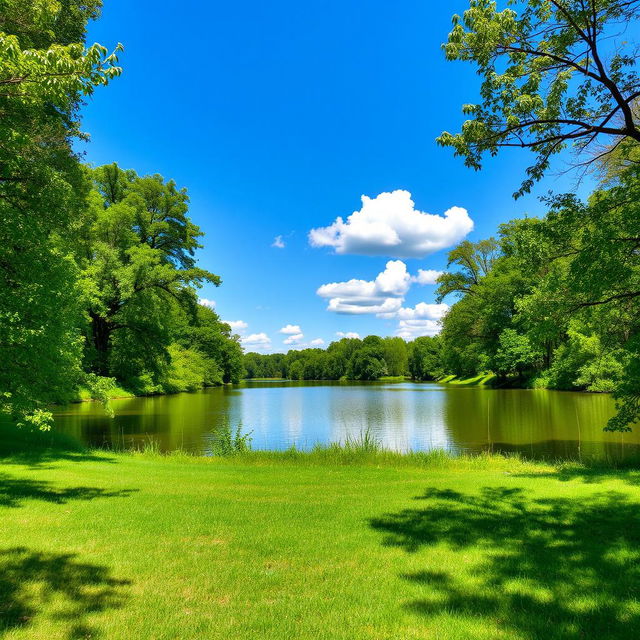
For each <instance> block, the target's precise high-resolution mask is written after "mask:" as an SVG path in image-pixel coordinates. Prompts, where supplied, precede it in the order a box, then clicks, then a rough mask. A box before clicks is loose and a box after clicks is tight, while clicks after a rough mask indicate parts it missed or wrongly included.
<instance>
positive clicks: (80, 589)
mask: <svg viewBox="0 0 640 640" xmlns="http://www.w3.org/2000/svg"><path fill="white" fill-rule="evenodd" d="M639 484H640V472H638V471H634V470H626V471H620V472H613V471H610V470H609V471H608V470H598V469H594V468H591V469H590V468H587V467H582V466H579V465H564V466H544V465H536V464H531V463H524V462H520V461H518V460H516V459H506V458H500V457H480V458H477V459H465V458H462V459H457V460H451V459H448V458H446V457H445V456H444V455H433V456H422V457H421V456H412V457H407V458H401V457H399V456H395V455H390V454H362V455H358V454H357V453H352V454H349V453H348V452H347V453H344V454H340V453H339V452H336V451H333V452H331V451H329V452H316V453H312V454H310V455H301V454H280V455H277V454H259V453H249V454H245V455H241V456H237V457H233V458H228V459H222V458H210V459H203V458H200V459H198V458H189V457H186V456H158V455H153V454H138V455H134V454H108V453H73V452H64V451H61V450H57V451H55V452H45V451H41V452H40V453H33V454H31V455H29V456H20V455H17V456H15V455H14V456H11V455H8V454H6V453H5V454H4V457H3V458H2V459H1V460H0V532H1V534H0V638H2V640H8V639H11V640H17V639H25V638H39V639H46V640H55V639H65V640H77V639H80V638H91V639H95V638H103V639H105V640H107V639H108V640H119V639H122V640H130V639H131V638H136V639H137V638H140V639H145V640H146V639H157V640H160V639H168V638H175V639H179V640H188V639H192V638H198V639H207V640H209V639H216V638H220V639H223V638H224V639H228V638H233V639H235V638H252V639H253V638H260V639H262V638H273V639H278V640H281V639H284V638H291V639H306V638H313V639H320V638H327V639H329V638H330V639H345V640H347V639H349V640H352V639H359V638H376V639H382V638H385V639H389V640H391V639H393V640H397V639H404V638H407V639H411V638H425V639H426V638H428V639H443V640H444V639H447V640H449V639H453V638H457V639H460V640H463V639H464V640H467V639H469V638H485V639H487V640H489V639H490V640H496V639H501V638H504V639H510V640H511V639H519V638H522V639H534V638H540V639H541V640H542V639H545V640H547V639H553V638H557V639H561V638H562V639H564V640H566V639H575V640H578V639H584V638H594V639H596V638H598V639H604V638H636V637H639V634H640V602H639V601H638V595H639V592H640V563H639V560H640V487H639Z"/></svg>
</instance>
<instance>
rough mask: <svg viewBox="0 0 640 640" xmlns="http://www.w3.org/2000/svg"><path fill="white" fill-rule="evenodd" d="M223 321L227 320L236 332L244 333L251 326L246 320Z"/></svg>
mask: <svg viewBox="0 0 640 640" xmlns="http://www.w3.org/2000/svg"><path fill="white" fill-rule="evenodd" d="M223 322H226V323H227V324H228V325H229V326H230V327H231V330H232V331H235V332H236V333H242V332H243V331H244V330H245V329H246V328H247V327H248V326H249V325H248V324H247V323H246V322H245V321H244V320H223Z"/></svg>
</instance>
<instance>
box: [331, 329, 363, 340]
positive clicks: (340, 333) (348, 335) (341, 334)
mask: <svg viewBox="0 0 640 640" xmlns="http://www.w3.org/2000/svg"><path fill="white" fill-rule="evenodd" d="M336 335H337V336H338V338H357V339H358V340H359V339H360V334H359V333H356V332H355V331H347V332H346V333H344V332H343V331H336Z"/></svg>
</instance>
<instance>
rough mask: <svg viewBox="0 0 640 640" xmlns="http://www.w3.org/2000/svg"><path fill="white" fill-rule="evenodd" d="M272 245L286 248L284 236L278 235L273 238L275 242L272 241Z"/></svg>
mask: <svg viewBox="0 0 640 640" xmlns="http://www.w3.org/2000/svg"><path fill="white" fill-rule="evenodd" d="M271 246H272V247H275V248H276V249H284V248H285V246H286V245H285V242H284V240H283V239H282V236H276V237H275V238H274V239H273V242H272V243H271Z"/></svg>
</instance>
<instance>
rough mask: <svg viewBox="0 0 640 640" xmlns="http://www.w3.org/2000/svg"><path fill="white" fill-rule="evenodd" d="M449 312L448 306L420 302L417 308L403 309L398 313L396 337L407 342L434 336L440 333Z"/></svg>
mask: <svg viewBox="0 0 640 640" xmlns="http://www.w3.org/2000/svg"><path fill="white" fill-rule="evenodd" d="M448 310H449V305H447V304H444V303H443V304H428V303H426V302H420V303H418V304H417V305H416V306H415V307H413V308H411V307H409V308H401V309H399V310H398V312H397V313H396V317H397V318H398V319H399V323H398V330H397V331H396V335H398V336H400V337H401V338H404V339H405V340H413V339H414V338H418V337H420V336H434V335H436V334H437V333H438V332H439V331H440V320H441V319H442V318H443V317H444V315H445V314H446V313H447V311H448Z"/></svg>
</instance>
